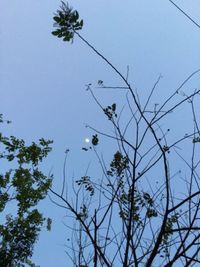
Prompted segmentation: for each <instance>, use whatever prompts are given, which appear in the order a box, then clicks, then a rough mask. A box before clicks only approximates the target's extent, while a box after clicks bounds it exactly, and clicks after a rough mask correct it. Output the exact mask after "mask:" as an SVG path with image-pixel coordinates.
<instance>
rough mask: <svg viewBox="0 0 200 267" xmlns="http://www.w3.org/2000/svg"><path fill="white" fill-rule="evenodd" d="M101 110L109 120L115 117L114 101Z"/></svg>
mask: <svg viewBox="0 0 200 267" xmlns="http://www.w3.org/2000/svg"><path fill="white" fill-rule="evenodd" d="M103 111H104V113H105V114H106V116H107V117H108V119H109V120H111V119H113V118H114V117H115V118H117V113H116V104H115V103H113V104H112V105H111V106H107V107H106V108H104V109H103Z"/></svg>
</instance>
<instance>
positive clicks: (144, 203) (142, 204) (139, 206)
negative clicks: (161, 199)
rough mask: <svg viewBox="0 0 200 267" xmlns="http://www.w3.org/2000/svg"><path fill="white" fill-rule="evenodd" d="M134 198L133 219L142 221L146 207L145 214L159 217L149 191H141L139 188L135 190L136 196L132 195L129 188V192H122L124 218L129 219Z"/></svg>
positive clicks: (122, 215) (149, 216) (148, 216)
mask: <svg viewBox="0 0 200 267" xmlns="http://www.w3.org/2000/svg"><path fill="white" fill-rule="evenodd" d="M132 198H134V199H133V212H132V216H133V217H132V219H133V220H134V221H136V222H139V223H142V220H141V215H142V211H143V209H145V213H144V215H145V216H147V218H149V219H150V218H152V217H157V216H158V214H157V212H156V210H155V208H154V201H153V199H152V197H151V196H150V194H149V193H147V192H139V191H138V190H136V189H135V190H134V196H132V195H131V188H129V190H128V192H126V191H125V190H124V187H123V189H122V191H121V192H120V196H119V199H120V202H121V207H122V209H121V210H120V213H119V215H120V217H121V218H123V219H125V220H126V219H129V213H130V208H129V207H130V203H131V201H132Z"/></svg>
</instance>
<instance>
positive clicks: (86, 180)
mask: <svg viewBox="0 0 200 267" xmlns="http://www.w3.org/2000/svg"><path fill="white" fill-rule="evenodd" d="M76 183H77V185H78V186H84V188H85V190H86V191H88V192H89V194H90V196H91V197H92V196H93V195H94V187H93V185H92V182H91V179H90V177H89V176H82V177H81V179H80V180H77V181H76Z"/></svg>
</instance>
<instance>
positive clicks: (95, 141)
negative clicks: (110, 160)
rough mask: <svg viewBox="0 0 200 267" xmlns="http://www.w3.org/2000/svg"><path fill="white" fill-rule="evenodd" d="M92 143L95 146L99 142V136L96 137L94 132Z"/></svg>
mask: <svg viewBox="0 0 200 267" xmlns="http://www.w3.org/2000/svg"><path fill="white" fill-rule="evenodd" d="M92 144H93V146H97V145H98V144H99V138H98V135H97V134H94V135H93V136H92Z"/></svg>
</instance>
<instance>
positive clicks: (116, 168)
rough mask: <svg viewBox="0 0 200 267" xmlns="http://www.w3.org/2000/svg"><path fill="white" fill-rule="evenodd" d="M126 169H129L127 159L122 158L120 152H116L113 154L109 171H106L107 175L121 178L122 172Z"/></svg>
mask: <svg viewBox="0 0 200 267" xmlns="http://www.w3.org/2000/svg"><path fill="white" fill-rule="evenodd" d="M127 168H129V164H128V158H127V157H126V156H123V155H122V153H121V152H119V151H117V152H116V153H115V154H114V157H113V160H112V162H111V163H110V170H108V171H107V175H109V176H115V175H116V176H118V177H120V176H121V177H123V176H124V171H125V170H126V169H127Z"/></svg>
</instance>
